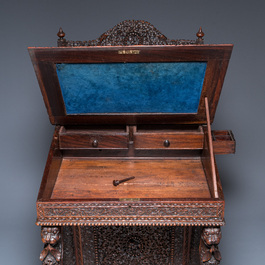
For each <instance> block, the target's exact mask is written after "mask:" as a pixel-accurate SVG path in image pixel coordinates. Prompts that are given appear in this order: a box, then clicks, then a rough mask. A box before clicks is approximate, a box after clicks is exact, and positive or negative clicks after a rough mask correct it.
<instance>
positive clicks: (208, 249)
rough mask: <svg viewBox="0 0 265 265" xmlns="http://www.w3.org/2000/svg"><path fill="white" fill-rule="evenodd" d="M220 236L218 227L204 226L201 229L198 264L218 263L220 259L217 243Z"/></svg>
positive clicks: (211, 264) (217, 264)
mask: <svg viewBox="0 0 265 265" xmlns="http://www.w3.org/2000/svg"><path fill="white" fill-rule="evenodd" d="M221 238H222V233H221V228H220V227H206V228H204V229H203V230H202V235H201V242H200V264H201V265H219V264H220V261H221V259H222V257H221V253H220V251H219V249H218V244H219V243H220V240H221Z"/></svg>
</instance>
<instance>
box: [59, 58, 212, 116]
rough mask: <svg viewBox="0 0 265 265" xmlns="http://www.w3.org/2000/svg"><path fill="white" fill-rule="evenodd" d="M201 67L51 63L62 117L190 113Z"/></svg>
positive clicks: (201, 75)
mask: <svg viewBox="0 0 265 265" xmlns="http://www.w3.org/2000/svg"><path fill="white" fill-rule="evenodd" d="M206 64H207V63H206V62H173V63H101V64H57V65H56V68H57V74H58V78H59V82H60V87H61V90H62V95H63V99H64V103H65V107H66V112H67V114H84V113H196V112H197V110H198V105H199V100H200V95H201V90H202V85H203V80H204V75H205V70H206Z"/></svg>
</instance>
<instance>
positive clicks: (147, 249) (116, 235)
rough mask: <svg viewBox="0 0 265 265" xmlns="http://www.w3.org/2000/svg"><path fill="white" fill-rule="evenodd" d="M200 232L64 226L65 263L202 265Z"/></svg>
mask: <svg viewBox="0 0 265 265" xmlns="http://www.w3.org/2000/svg"><path fill="white" fill-rule="evenodd" d="M74 231H79V232H78V233H75V232H74ZM200 233H201V228H200V227H180V226H172V227H161V226H160V227H158V226H149V227H137V226H133V227H132V226H131V227H130V226H100V227H91V226H88V227H81V228H80V229H79V228H78V227H76V226H74V227H64V228H63V264H64V265H67V264H71V265H79V264H81V265H90V264H93V265H108V264H111V265H112V264H114V265H123V264H124V265H134V264H137V265H138V264H146V265H154V264H155V265H169V264H171V265H173V264H174V265H199V263H200V261H199V251H198V249H199V243H200V242H199V241H200ZM77 234H78V237H79V238H80V240H81V242H82V244H80V245H79V244H76V242H75V240H76V239H75V237H76V236H77ZM78 241H79V240H78ZM79 242H80V241H79ZM76 246H78V248H77V249H76ZM79 246H80V247H79ZM80 253H82V254H81V255H80Z"/></svg>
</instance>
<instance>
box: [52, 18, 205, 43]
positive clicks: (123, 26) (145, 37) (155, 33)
mask: <svg viewBox="0 0 265 265" xmlns="http://www.w3.org/2000/svg"><path fill="white" fill-rule="evenodd" d="M57 36H58V37H59V39H58V42H57V44H58V47H80V46H128V45H195V44H203V36H204V33H203V32H202V30H201V28H200V30H199V31H198V33H197V40H184V39H178V40H170V39H168V38H167V37H166V36H165V35H163V34H162V33H161V32H160V31H159V30H157V29H156V28H155V27H154V26H153V25H152V24H150V23H149V22H146V21H143V20H125V21H123V22H121V23H119V24H118V25H116V26H115V27H113V28H112V29H110V30H108V31H106V32H105V33H103V34H102V35H101V36H100V37H99V38H97V39H95V40H89V41H72V40H66V39H65V38H64V37H65V33H64V32H63V30H62V28H60V30H59V32H58V34H57Z"/></svg>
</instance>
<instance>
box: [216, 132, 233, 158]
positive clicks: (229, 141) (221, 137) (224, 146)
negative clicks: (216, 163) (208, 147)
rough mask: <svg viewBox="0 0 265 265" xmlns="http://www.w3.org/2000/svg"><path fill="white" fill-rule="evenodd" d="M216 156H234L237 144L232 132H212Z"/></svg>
mask: <svg viewBox="0 0 265 265" xmlns="http://www.w3.org/2000/svg"><path fill="white" fill-rule="evenodd" d="M212 138H213V149H214V153H215V154H219V155H221V154H234V153H235V147H236V142H235V139H234V135H233V133H232V132H231V131H212Z"/></svg>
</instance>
